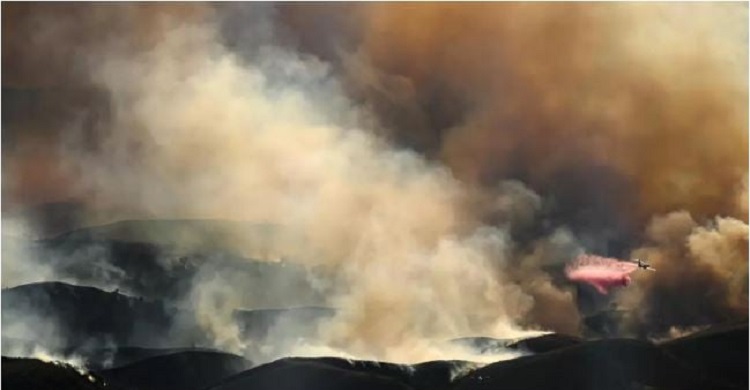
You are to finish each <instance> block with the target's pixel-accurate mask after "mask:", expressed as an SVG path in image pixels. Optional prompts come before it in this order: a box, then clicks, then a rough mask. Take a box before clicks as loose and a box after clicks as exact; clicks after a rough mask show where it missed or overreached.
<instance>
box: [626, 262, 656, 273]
mask: <svg viewBox="0 0 750 390" xmlns="http://www.w3.org/2000/svg"><path fill="white" fill-rule="evenodd" d="M630 262H631V263H636V264H638V268H641V269H645V270H647V271H656V269H654V268H653V267H651V264H649V263H647V262H645V261H642V260H641V259H635V261H633V260H631V261H630Z"/></svg>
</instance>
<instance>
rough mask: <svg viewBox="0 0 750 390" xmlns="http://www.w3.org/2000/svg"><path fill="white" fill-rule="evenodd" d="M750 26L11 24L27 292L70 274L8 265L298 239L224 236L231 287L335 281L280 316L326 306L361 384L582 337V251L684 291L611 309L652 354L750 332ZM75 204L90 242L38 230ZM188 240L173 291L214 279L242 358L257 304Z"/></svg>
mask: <svg viewBox="0 0 750 390" xmlns="http://www.w3.org/2000/svg"><path fill="white" fill-rule="evenodd" d="M747 12H748V10H747V5H746V4H740V3H732V4H596V5H592V4H541V3H538V4H536V3H535V4H516V3H502V4H461V5H459V4H449V3H447V4H416V3H415V4H380V3H368V4H356V5H355V4H342V5H338V4H335V5H334V4H320V5H316V6H312V5H308V4H290V3H285V4H270V3H251V4H216V5H211V4H201V3H190V4H127V3H119V4H113V5H102V4H60V5H58V4H33V3H32V4H20V3H18V4H4V5H3V64H2V67H3V81H2V82H3V92H2V93H3V128H4V129H3V172H2V173H3V193H2V197H3V203H4V218H3V234H4V237H3V244H4V245H3V247H4V249H3V252H4V253H3V274H4V276H3V286H4V287H7V286H12V285H17V284H20V283H24V282H28V281H34V280H30V279H34V278H36V279H38V280H54V279H55V278H56V276H59V275H56V274H59V273H60V272H59V269H55V266H50V265H49V263H47V262H44V261H42V260H40V261H35V260H29V259H32V258H34V259H37V258H43V257H39V256H31V255H30V253H32V252H33V251H36V250H37V249H36V247H27V246H23V245H20V244H19V245H18V246H14V247H13V248H11V249H10V250H8V251H7V252H6V248H5V247H6V245H7V243H8V242H9V241H8V239H7V238H6V234H12V233H13V232H14V226H18V227H19V229H18V230H20V231H22V233H24V235H27V234H26V233H28V236H31V237H38V236H43V235H44V234H42V233H44V232H50V231H56V232H57V231H59V230H65V229H56V228H55V226H50V225H52V224H53V222H50V221H54V223H55V224H59V225H61V226H63V225H65V226H67V227H70V228H80V227H83V226H88V225H94V224H102V223H106V222H114V221H120V220H125V219H128V220H130V219H148V220H156V219H170V220H172V219H179V220H228V221H234V222H237V221H242V222H246V223H249V224H255V225H258V226H261V225H262V226H272V227H273V228H272V229H269V230H263V233H258V231H256V233H242V234H236V233H231V231H232V229H231V228H228V229H227V230H224V231H223V232H224V233H216V234H217V236H216V237H217V239H216V240H212V241H215V242H221V243H222V248H225V249H227V248H228V249H227V251H229V252H231V256H233V257H231V259H232V261H234V260H236V259H239V261H242V259H245V260H249V259H252V260H259V261H266V262H273V263H274V264H277V263H278V264H286V263H287V262H288V263H290V264H295V265H296V266H302V267H305V268H309V269H314V270H315V271H314V272H311V273H309V274H306V277H307V278H308V279H309V280H307V283H305V284H304V286H303V284H289V286H290V287H289V288H288V289H286V290H285V291H279V292H278V295H283V296H285V297H292V296H301V295H303V294H311V293H310V291H311V289H312V290H315V293H316V294H320V296H321V297H320V300H321V302H315V303H316V304H317V303H320V304H321V305H326V306H330V307H334V308H336V312H335V314H334V315H333V316H332V317H331V318H330V319H327V320H325V321H324V322H323V323H322V325H321V326H320V328H319V331H318V335H317V336H318V342H319V344H320V345H314V346H310V347H311V348H312V347H315V348H322V347H325V348H330V349H329V351H331V350H336V351H338V352H341V353H346V354H350V355H352V356H357V357H366V358H370V359H386V360H391V361H399V362H420V361H425V360H428V359H437V358H441V359H445V358H450V356H446V355H445V350H436V349H435V345H434V343H433V341H434V340H447V339H451V338H458V337H466V336H487V337H498V338H514V337H518V336H520V335H523V334H527V333H525V332H529V331H531V332H538V331H557V332H564V333H570V334H578V333H579V332H580V331H581V327H582V324H581V321H582V319H581V313H580V312H579V309H578V307H577V303H576V293H575V289H574V288H573V286H572V285H571V284H570V282H568V281H566V280H565V278H564V274H563V270H564V267H565V265H566V263H567V262H568V261H570V260H571V259H573V258H574V257H575V256H577V255H578V254H581V253H583V252H596V253H600V254H602V255H605V256H613V257H620V258H628V257H630V256H631V255H632V256H637V257H642V258H645V259H648V260H649V261H650V262H651V263H652V264H653V265H654V267H655V268H656V269H658V270H659V271H658V272H657V273H655V274H646V275H640V274H638V273H637V272H636V273H634V274H633V283H632V285H631V286H630V287H628V288H627V289H624V290H623V291H622V293H621V294H620V295H617V296H616V297H614V298H612V299H613V300H614V302H616V303H618V304H619V305H622V306H623V307H625V308H627V309H629V310H632V311H633V313H634V314H633V315H632V316H631V317H629V318H628V319H627V320H626V321H624V322H625V324H624V325H625V328H627V329H629V330H632V331H633V332H637V333H641V334H652V333H653V334H656V333H661V334H663V333H664V332H668V331H669V328H670V327H673V326H678V327H690V326H695V325H704V324H708V323H714V322H722V321H728V320H737V319H747V295H748V291H747V234H748V231H747V222H748V216H747V165H746V162H747V158H748V149H747V146H748V139H747V134H748V133H747V116H748V115H747V114H748V113H747V106H748V100H747V99H748V97H747V85H748V80H747V66H748V64H747V32H748V31H747V22H746V19H747ZM62 201H69V202H71V203H70V204H73V205H76V206H75V207H76V212H75V216H74V217H73V216H71V217H68V218H62V219H59V218H58V219H45V218H37V217H38V215H36V214H34V213H29V212H25V211H24V210H33V209H34V208H35V207H36V206H37V205H38V204H41V203H45V202H62ZM7 210H10V211H13V212H14V213H11V214H6V213H5V211H7ZM30 216H31V217H30ZM11 217H14V218H11ZM19 221H20V222H19ZM146 225H148V223H146V224H145V225H139V226H146ZM21 228H23V229H21ZM201 229H202V228H201ZM219 230H221V229H219ZM219 230H217V231H219ZM154 231H156V232H157V233H154V234H156V235H157V236H160V237H161V235H162V234H163V233H160V231H159V230H158V229H157V230H154ZM199 231H200V232H201V233H200V234H199V235H198V236H197V237H203V234H204V233H203V232H205V230H199ZM212 231H213V230H212ZM214 232H215V231H214ZM212 234H214V233H212ZM253 234H259V235H260V236H258V235H253ZM141 237H142V236H141ZM211 237H214V236H211ZM259 237H260V238H259ZM47 238H49V234H48V235H47ZM105 238H107V239H109V240H113V241H118V240H122V238H121V237H120V236H118V237H117V238H113V237H105ZM152 238H153V237H152ZM87 239H89V238H87ZM96 239H97V240H99V239H100V238H96ZM94 241H96V240H94ZM176 241H177V242H178V244H176V245H174V247H170V248H169V250H166V251H163V252H158V253H160V254H159V255H158V256H156V257H157V258H158V261H160V262H162V263H160V264H162V268H163V269H167V270H171V269H177V268H179V267H181V266H182V264H183V263H180V262H179V261H181V260H180V259H183V258H184V257H185V256H189V255H190V254H191V253H192V252H195V251H199V252H201V251H202V252H201V253H200V255H201V256H202V257H200V256H199V257H200V261H201V262H203V263H196V264H198V265H196V267H197V268H196V269H197V271H196V272H194V273H190V279H189V283H188V285H189V288H187V290H186V292H185V295H184V296H183V297H182V298H183V299H182V301H181V304H184V305H187V306H188V307H190V309H191V310H194V312H195V313H196V316H197V321H198V323H199V325H200V326H201V327H202V328H203V329H204V330H205V331H206V332H207V333H208V334H209V335H211V336H212V337H213V341H214V343H215V346H216V347H219V348H221V349H224V350H227V351H231V352H235V353H239V352H242V350H243V349H244V348H246V347H247V346H246V345H245V344H244V343H245V341H243V340H242V339H241V337H240V336H241V331H240V329H239V328H237V327H236V326H235V325H233V322H232V315H233V312H234V310H236V309H243V308H248V307H245V306H247V305H248V303H250V304H252V303H253V302H248V299H247V297H246V295H245V294H246V293H247V290H246V289H243V288H240V287H239V286H241V285H242V284H243V283H247V279H243V277H241V276H238V275H244V274H242V273H236V272H234V271H235V270H236V269H235V268H232V267H234V266H225V265H226V264H230V263H231V262H230V261H224V260H217V259H224V257H226V256H230V255H227V254H224V253H219V254H216V253H213V254H206V253H204V252H205V251H204V249H205V248H204V247H202V246H201V245H203V243H202V242H199V241H200V239H198V238H196V236H195V235H191V234H189V233H185V235H180V236H179V237H178V238H177V239H176ZM95 244H96V245H100V244H101V243H98V242H97V243H95ZM87 245H88V244H87ZM91 245H92V247H93V245H94V244H91ZM101 245H105V244H101ZM109 245H110V244H109V243H106V245H105V246H104V248H105V250H104V252H102V254H101V255H99V254H96V255H95V257H97V259H100V258H109V257H112V258H113V257H115V256H114V255H112V254H111V252H108V250H109V249H106V248H111V246H109ZM113 245H114V244H113ZM259 246H262V248H259ZM128 248H130V247H128ZM30 251H31V252H30ZM97 253H98V252H97ZM162 254H163V255H162ZM222 256H224V257H222ZM70 261H73V260H70ZM205 264H208V265H205ZM42 269H44V270H45V271H44V272H41V270H42ZM8 272H10V275H14V276H13V277H12V278H6V277H5V275H6V274H7V273H8ZM118 272H121V271H118V270H117V269H113V270H112V272H111V273H109V274H107V273H105V274H103V276H101V278H102V279H108V278H109V279H112V280H117V281H123V280H125V279H126V278H123V277H121V276H117V275H118ZM108 275H109V276H108ZM279 280H284V281H286V279H283V278H282V279H279ZM295 280H296V279H295ZM118 283H119V282H118ZM280 283H281V282H280ZM279 285H281V284H279ZM115 286H117V283H115ZM310 286H312V287H310ZM280 290H282V289H281V288H280ZM274 291H276V290H274ZM706 291H710V292H711V294H709V297H710V298H709V299H707V300H704V299H702V298H701V294H704V293H705V292H706ZM695 302H700V303H699V304H696V303H695ZM307 303H309V302H307ZM255 304H258V302H257V301H256V302H255ZM249 308H258V307H249ZM665 321H666V322H665Z"/></svg>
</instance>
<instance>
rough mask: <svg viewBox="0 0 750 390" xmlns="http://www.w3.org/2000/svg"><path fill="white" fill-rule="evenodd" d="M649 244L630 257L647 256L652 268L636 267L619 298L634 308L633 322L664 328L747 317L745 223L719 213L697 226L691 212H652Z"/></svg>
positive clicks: (653, 329)
mask: <svg viewBox="0 0 750 390" xmlns="http://www.w3.org/2000/svg"><path fill="white" fill-rule="evenodd" d="M648 240H649V241H648V243H647V245H646V246H644V247H642V248H639V249H637V250H635V251H634V252H633V253H632V255H633V257H637V258H641V259H644V260H646V261H648V262H649V263H650V264H652V266H653V267H654V268H655V269H656V272H655V273H651V272H640V273H639V272H636V273H634V274H633V275H632V276H633V285H632V288H629V289H626V290H624V291H623V293H622V294H623V298H622V302H623V304H624V305H625V306H627V307H628V308H630V309H633V310H634V311H635V314H636V315H635V316H634V318H633V319H632V324H631V326H633V327H635V329H639V330H641V331H643V330H645V331H650V332H666V331H668V329H669V328H670V327H671V326H678V327H690V326H699V325H708V324H712V323H717V322H728V321H734V320H739V319H747V316H748V310H747V308H748V289H747V286H748V279H747V277H748V261H747V258H748V257H747V256H748V226H747V224H746V223H744V222H742V221H739V220H737V219H734V218H721V217H717V218H715V219H713V220H710V221H708V222H707V223H706V224H705V225H699V224H698V223H697V222H696V221H695V220H694V219H693V217H692V216H691V215H690V213H687V212H684V211H683V212H674V213H670V214H667V215H665V216H662V217H656V218H654V220H653V221H652V222H651V224H650V225H649V228H648Z"/></svg>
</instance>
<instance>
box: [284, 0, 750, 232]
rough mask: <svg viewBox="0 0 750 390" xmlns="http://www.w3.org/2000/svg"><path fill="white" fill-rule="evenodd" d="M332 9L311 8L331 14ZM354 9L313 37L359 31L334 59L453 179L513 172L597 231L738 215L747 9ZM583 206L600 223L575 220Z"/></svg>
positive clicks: (292, 10)
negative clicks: (676, 218)
mask: <svg viewBox="0 0 750 390" xmlns="http://www.w3.org/2000/svg"><path fill="white" fill-rule="evenodd" d="M284 11H286V12H285V13H284V15H285V16H286V18H287V19H290V20H294V21H297V23H296V24H292V27H293V28H294V27H296V28H298V30H297V33H298V34H299V35H300V36H301V35H303V33H304V32H305V31H308V29H309V28H312V27H313V26H311V24H312V23H315V22H313V21H317V20H319V18H309V19H306V20H309V21H308V22H307V23H302V22H299V21H300V20H303V18H302V17H301V16H300V15H299V14H303V15H306V13H307V12H308V11H309V9H308V7H299V8H297V7H287V8H285V9H284ZM329 11H330V12H329V13H326V12H324V11H321V10H320V9H316V10H315V13H314V15H318V16H319V15H321V14H322V15H324V16H327V17H328V18H329V19H333V18H334V16H333V15H338V10H337V9H336V8H335V7H334V8H331V9H330V10H329ZM354 11H355V12H354V14H355V15H356V17H358V18H361V20H362V22H361V23H360V24H359V25H358V27H357V28H355V30H354V33H350V31H349V30H346V29H344V30H335V29H336V28H337V26H340V25H337V24H335V23H332V24H331V27H329V29H328V31H327V34H326V32H323V34H322V35H323V36H324V37H328V38H330V36H332V35H333V36H339V35H340V36H347V37H349V36H355V37H359V38H360V40H361V41H360V43H359V44H358V45H356V51H353V52H349V53H346V55H345V56H344V59H343V60H342V69H343V72H344V74H345V76H346V77H347V80H348V81H349V86H350V87H351V89H352V90H353V91H354V94H355V96H360V97H361V98H362V99H363V100H364V101H365V102H367V104H369V105H370V106H371V107H372V108H374V109H375V110H376V112H378V116H379V118H381V120H383V121H384V122H385V123H387V124H388V125H389V126H387V127H388V128H390V129H391V130H392V131H393V132H394V133H393V134H392V137H393V139H395V140H396V141H399V142H401V143H402V144H405V145H408V146H411V147H414V148H415V149H417V150H420V151H422V152H426V153H430V154H434V155H436V157H437V158H439V159H441V160H442V161H444V162H445V163H447V164H448V165H449V166H450V167H451V168H452V169H453V172H454V173H455V174H456V175H457V176H458V177H459V178H461V179H463V180H464V181H467V182H470V183H477V184H481V185H485V184H487V183H489V184H490V185H491V184H492V183H494V182H495V181H496V180H497V179H498V178H502V177H507V176H511V177H517V178H519V179H522V180H523V181H525V182H527V183H529V184H530V185H531V186H532V187H533V188H535V189H537V190H539V191H542V192H546V193H553V194H554V195H555V196H559V197H561V198H563V199H564V200H565V201H570V200H573V201H574V203H578V204H573V205H569V204H563V205H561V206H560V207H563V208H569V209H572V210H573V211H575V212H577V213H578V214H579V217H580V218H585V219H586V221H585V222H582V223H584V224H585V223H594V222H593V221H594V220H596V219H601V218H604V216H603V215H602V214H612V213H614V214H616V215H617V216H616V217H613V218H614V219H615V221H610V223H609V224H610V225H613V224H614V225H617V224H625V225H626V226H625V228H626V229H625V231H627V230H632V229H634V228H639V226H640V224H642V223H645V222H646V221H647V220H648V218H650V216H651V215H653V214H655V213H664V212H668V211H671V210H675V209H681V208H684V209H689V210H691V212H693V213H695V214H696V215H699V216H702V217H706V216H711V215H714V214H718V213H724V214H728V215H733V216H736V217H740V218H745V215H744V214H743V213H742V211H741V210H738V209H737V207H736V205H735V204H734V203H733V202H732V200H731V197H727V196H726V195H725V191H726V190H727V189H731V190H730V191H740V190H741V186H742V184H741V180H742V178H743V177H745V176H746V174H747V171H746V156H747V132H746V127H747V123H746V121H747V75H746V73H747V55H746V53H747V49H746V45H747V42H746V37H747V25H746V24H745V23H744V22H743V20H744V19H743V15H744V16H746V15H747V6H746V5H744V4H701V5H690V6H686V5H679V4H669V5H651V4H649V5H642V4H618V5H609V4H608V5H603V4H600V5H590V4H554V5H551V4H509V3H507V4H460V5H459V4H450V3H448V4H445V3H444V4H419V5H417V4H368V5H363V6H361V7H356V9H355V10H354ZM310 14H311V15H312V14H313V13H312V12H311V13H310ZM332 30H333V31H332ZM350 39H351V38H350ZM322 41H323V42H326V39H323V40H322ZM305 43H306V42H305V41H304V40H303V41H302V43H301V45H302V47H303V49H307V50H310V51H312V52H316V53H320V54H321V55H327V54H328V53H329V52H331V51H332V49H331V47H330V46H325V47H323V48H321V47H320V42H318V41H316V42H315V43H314V44H309V45H306V44H305ZM345 47H347V45H345V44H338V45H334V48H337V49H341V48H345ZM352 57H353V58H352ZM598 172H602V173H604V175H602V176H600V175H599V174H598ZM570 176H573V177H575V176H588V177H597V176H598V177H597V183H598V186H596V185H591V186H587V185H584V186H572V185H570V186H568V185H566V183H567V181H568V178H569V177H570ZM603 177H606V179H605V181H604V182H602V181H601V179H602V178H603ZM618 182H619V183H623V184H619V183H618ZM607 183H612V184H613V185H607ZM591 204H593V206H587V205H591ZM597 205H601V206H597ZM605 211H606V213H605ZM587 212H590V213H593V214H596V216H589V217H582V216H580V214H582V213H587ZM586 230H590V229H586Z"/></svg>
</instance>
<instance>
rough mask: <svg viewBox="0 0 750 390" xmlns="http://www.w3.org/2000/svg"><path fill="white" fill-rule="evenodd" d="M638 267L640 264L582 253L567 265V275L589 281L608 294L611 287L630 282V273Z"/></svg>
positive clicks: (570, 277) (573, 279) (576, 279)
mask: <svg viewBox="0 0 750 390" xmlns="http://www.w3.org/2000/svg"><path fill="white" fill-rule="evenodd" d="M637 269H638V265H637V264H635V263H630V262H627V261H620V260H617V259H612V258H607V257H600V256H593V255H581V256H578V257H577V258H576V259H575V260H573V262H572V263H570V264H568V265H567V266H566V267H565V275H566V276H567V277H568V279H570V280H572V281H574V282H581V283H588V284H590V285H592V286H594V288H596V290H597V291H599V292H600V293H602V294H605V295H606V294H607V293H608V292H609V289H610V288H613V287H620V286H627V285H628V284H630V276H628V274H630V273H631V272H633V271H635V270H637Z"/></svg>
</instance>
